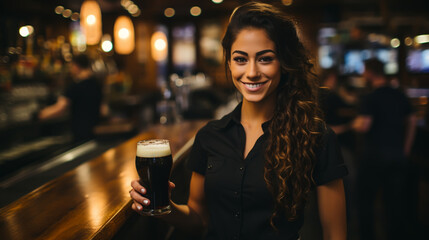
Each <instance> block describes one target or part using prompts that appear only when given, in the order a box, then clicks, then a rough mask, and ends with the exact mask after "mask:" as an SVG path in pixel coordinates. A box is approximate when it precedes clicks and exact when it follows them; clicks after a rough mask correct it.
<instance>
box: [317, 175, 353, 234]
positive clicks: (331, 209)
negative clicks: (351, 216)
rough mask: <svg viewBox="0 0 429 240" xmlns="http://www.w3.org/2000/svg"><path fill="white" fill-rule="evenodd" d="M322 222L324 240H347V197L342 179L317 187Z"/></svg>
mask: <svg viewBox="0 0 429 240" xmlns="http://www.w3.org/2000/svg"><path fill="white" fill-rule="evenodd" d="M317 199H318V206H319V215H320V222H321V224H322V229H323V239H324V240H346V239H347V218H346V199H345V194H344V184H343V180H342V179H337V180H334V181H331V182H328V183H326V184H324V185H321V186H318V187H317Z"/></svg>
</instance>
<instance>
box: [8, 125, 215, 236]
mask: <svg viewBox="0 0 429 240" xmlns="http://www.w3.org/2000/svg"><path fill="white" fill-rule="evenodd" d="M205 123H206V121H204V120H198V121H185V122H182V123H178V124H174V125H154V126H152V127H150V128H149V129H147V130H146V131H145V132H143V133H141V134H139V135H137V136H136V137H134V138H132V139H130V140H128V141H126V142H124V143H123V144H121V145H119V146H118V147H115V148H112V149H109V150H108V151H106V152H105V153H103V154H101V155H100V156H98V157H96V158H94V159H92V160H90V161H88V162H86V163H83V164H81V165H80V166H78V167H77V168H75V169H73V170H71V171H69V172H67V173H66V174H64V175H62V176H61V177H59V178H57V179H54V180H52V181H50V182H48V183H47V184H45V185H43V186H41V187H40V188H38V189H36V190H34V191H32V192H31V193H29V194H27V195H25V196H23V197H22V198H20V199H18V200H16V201H15V202H13V203H11V204H9V205H7V206H5V207H4V208H2V209H0V239H3V240H9V239H10V240H21V239H23V240H24V239H25V240H27V239H53V240H54V239H55V240H57V239H73V240H76V239H111V238H112V237H113V236H114V234H115V233H116V232H117V231H118V229H119V228H120V227H121V226H122V224H123V223H124V222H125V221H126V219H127V218H128V217H129V216H130V215H131V214H132V213H133V210H132V209H131V198H130V196H129V193H128V191H129V190H130V189H131V187H130V182H131V180H132V179H136V178H138V175H137V171H136V169H135V154H136V143H137V141H139V140H144V139H151V138H166V139H169V140H170V145H171V151H172V154H173V161H175V162H176V161H177V160H178V159H180V157H181V156H182V155H184V153H185V152H187V151H188V150H189V149H190V147H191V146H192V143H193V137H194V136H195V134H196V132H197V130H198V129H200V128H201V127H202V126H203V125H204V124H205ZM173 168H174V166H173Z"/></svg>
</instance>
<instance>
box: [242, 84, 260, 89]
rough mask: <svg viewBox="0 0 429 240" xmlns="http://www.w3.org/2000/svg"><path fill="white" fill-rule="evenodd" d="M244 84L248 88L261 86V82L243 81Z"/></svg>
mask: <svg viewBox="0 0 429 240" xmlns="http://www.w3.org/2000/svg"><path fill="white" fill-rule="evenodd" d="M244 85H246V87H248V88H258V87H260V86H262V83H244Z"/></svg>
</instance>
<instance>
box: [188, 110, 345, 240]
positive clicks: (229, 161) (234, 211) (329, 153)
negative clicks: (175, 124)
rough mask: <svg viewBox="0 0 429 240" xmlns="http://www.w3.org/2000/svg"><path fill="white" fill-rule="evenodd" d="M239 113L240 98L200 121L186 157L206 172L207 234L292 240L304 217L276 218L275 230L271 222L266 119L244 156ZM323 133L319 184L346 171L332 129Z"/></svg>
mask: <svg viewBox="0 0 429 240" xmlns="http://www.w3.org/2000/svg"><path fill="white" fill-rule="evenodd" d="M240 118H241V104H239V105H238V106H237V107H236V109H235V110H234V111H233V112H231V113H230V114H228V115H226V116H225V117H223V118H222V119H221V120H215V121H211V122H209V123H208V124H207V125H206V126H204V127H203V128H202V129H201V130H200V131H199V132H198V133H197V135H196V138H195V142H194V145H193V147H192V151H191V154H190V159H189V161H188V166H189V168H190V169H191V170H192V171H195V172H197V173H200V174H202V175H204V176H205V184H204V186H205V188H204V191H205V197H206V201H207V202H206V204H207V207H208V211H209V215H210V219H209V227H208V232H207V236H206V239H222V240H223V239H225V240H226V239H283V240H289V239H294V240H296V239H297V238H298V231H299V229H300V228H301V226H302V223H303V219H302V217H301V218H299V219H298V220H296V221H293V222H290V221H287V219H286V218H282V219H278V222H276V226H277V227H278V231H277V232H276V231H275V230H274V229H273V228H272V227H271V226H270V217H271V215H272V213H273V207H274V200H273V198H272V195H271V193H270V192H269V191H268V188H267V186H266V184H265V181H264V164H265V148H266V142H267V135H268V133H267V127H268V122H266V123H264V124H263V125H262V128H263V130H264V134H263V135H262V136H261V137H260V138H259V139H258V140H257V141H256V143H255V145H254V146H253V148H252V150H251V151H250V152H249V154H248V156H247V157H246V159H243V153H244V148H245V143H246V136H245V132H244V128H243V126H242V125H241V123H240ZM323 139H324V140H323V141H324V144H322V145H323V147H322V149H321V150H320V151H319V153H318V160H317V164H316V167H315V173H314V179H315V181H316V184H318V185H321V184H324V183H327V182H329V181H332V180H334V179H337V178H341V177H343V176H345V175H346V174H347V169H346V167H345V166H344V164H343V159H342V157H341V153H340V150H339V147H338V144H337V142H336V137H335V134H334V133H333V132H332V130H329V131H328V132H327V133H326V134H325V136H324V138H323Z"/></svg>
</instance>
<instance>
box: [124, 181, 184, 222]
mask: <svg viewBox="0 0 429 240" xmlns="http://www.w3.org/2000/svg"><path fill="white" fill-rule="evenodd" d="M168 183H169V185H168V188H169V189H168V190H169V194H170V199H171V190H172V189H173V188H175V187H176V185H175V184H174V183H172V182H168ZM131 187H132V189H131V190H130V197H131V199H133V205H132V206H131V208H132V209H133V210H134V211H136V212H138V213H139V214H141V215H144V214H143V213H142V210H143V208H144V207H145V206H149V204H150V200H149V199H148V198H146V197H145V194H146V191H147V190H146V188H144V187H143V186H142V185H141V184H140V182H139V180H137V179H136V180H133V181H131Z"/></svg>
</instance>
